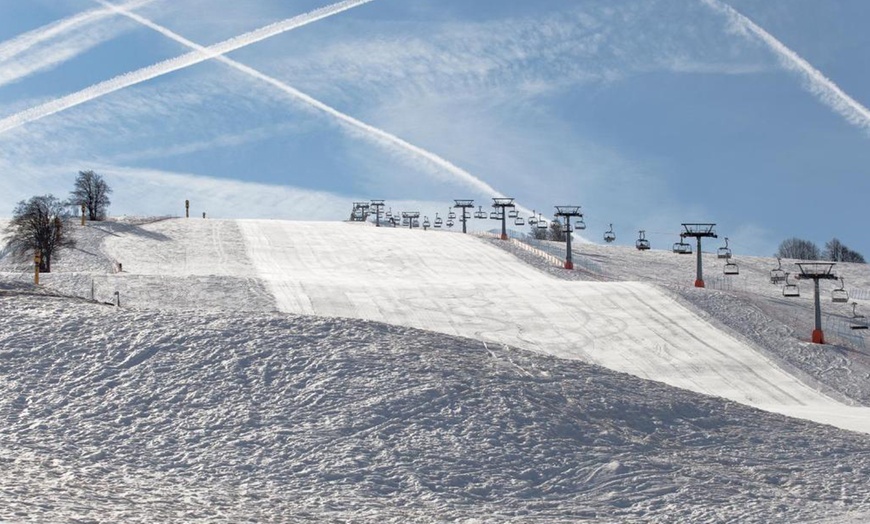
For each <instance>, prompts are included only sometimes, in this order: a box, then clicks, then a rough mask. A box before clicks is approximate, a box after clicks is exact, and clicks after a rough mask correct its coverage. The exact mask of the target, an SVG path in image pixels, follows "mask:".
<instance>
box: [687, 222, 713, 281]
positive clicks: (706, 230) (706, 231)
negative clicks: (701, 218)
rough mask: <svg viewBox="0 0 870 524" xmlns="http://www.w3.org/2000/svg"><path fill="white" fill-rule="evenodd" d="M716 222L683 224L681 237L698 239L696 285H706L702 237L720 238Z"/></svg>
mask: <svg viewBox="0 0 870 524" xmlns="http://www.w3.org/2000/svg"><path fill="white" fill-rule="evenodd" d="M715 226H716V224H704V223H695V224H686V223H684V224H683V232H682V233H680V237H681V238H688V237H693V238H695V239H696V240H697V241H698V253H697V255H698V258H697V262H696V264H695V266H696V271H695V287H704V265H703V262H702V260H701V239H702V238H718V235H717V234H716V232H715V231H713V228H714V227H715Z"/></svg>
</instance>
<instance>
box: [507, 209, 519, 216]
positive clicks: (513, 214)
mask: <svg viewBox="0 0 870 524" xmlns="http://www.w3.org/2000/svg"><path fill="white" fill-rule="evenodd" d="M517 216H519V211H517V210H516V208H511V210H510V211H508V218H516V217H517Z"/></svg>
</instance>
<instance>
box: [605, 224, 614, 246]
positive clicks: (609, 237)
mask: <svg viewBox="0 0 870 524" xmlns="http://www.w3.org/2000/svg"><path fill="white" fill-rule="evenodd" d="M614 240H616V233H614V232H613V224H610V229H608V230H607V231H605V232H604V241H605V242H607V243H608V244H609V243H611V242H613V241H614Z"/></svg>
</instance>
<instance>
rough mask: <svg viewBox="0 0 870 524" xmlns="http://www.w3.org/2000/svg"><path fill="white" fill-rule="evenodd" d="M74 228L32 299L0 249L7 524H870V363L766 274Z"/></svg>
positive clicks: (295, 235)
mask: <svg viewBox="0 0 870 524" xmlns="http://www.w3.org/2000/svg"><path fill="white" fill-rule="evenodd" d="M74 231H75V234H76V237H77V239H78V240H79V244H78V248H77V249H76V250H73V251H70V252H67V253H65V254H64V255H63V256H61V257H60V258H58V259H57V260H56V261H55V265H54V268H55V272H53V273H52V274H49V275H42V281H43V284H44V285H43V286H41V287H40V288H34V287H33V286H29V285H27V284H26V282H27V280H28V279H29V278H31V277H32V274H31V273H30V272H29V271H28V268H27V267H26V265H17V264H15V263H13V262H12V261H9V260H7V259H6V258H0V280H2V286H0V382H2V384H3V385H4V391H5V392H6V394H5V395H4V396H2V397H0V420H2V421H3V425H2V429H0V462H2V464H3V470H4V473H5V474H4V475H2V476H0V522H72V521H79V522H81V521H91V522H120V521H123V522H155V521H158V522H167V521H172V522H192V521H196V522H239V521H256V522H322V521H356V522H370V521H373V520H381V521H385V522H409V521H412V522H433V521H436V522H437V521H441V522H462V521H465V522H492V521H497V522H504V521H522V522H577V521H581V520H592V521H601V522H624V521H638V522H731V521H737V522H825V523H829V524H835V523H840V524H845V523H852V522H866V521H867V520H868V517H870V487H867V485H866V478H867V475H868V473H870V453H868V451H870V448H868V436H867V435H866V434H865V433H866V432H867V426H866V424H867V422H866V420H867V417H866V415H865V414H864V413H865V409H866V408H864V407H863V406H864V405H866V404H867V400H868V398H870V392H868V390H870V388H868V386H867V385H866V382H867V380H866V378H867V376H868V375H864V376H861V375H862V374H863V373H864V370H865V369H866V362H865V360H866V355H865V354H864V353H862V352H861V351H859V350H851V349H848V348H845V347H835V346H817V345H812V344H808V343H806V342H805V341H803V340H801V335H800V332H801V329H798V332H797V333H796V332H795V331H793V330H792V329H791V327H792V326H793V325H792V324H791V322H792V320H794V319H795V318H802V317H803V316H804V315H805V314H806V312H807V311H809V309H808V304H809V302H808V300H807V299H806V298H805V297H802V298H801V299H799V300H798V301H796V302H782V299H781V297H777V295H776V292H777V289H776V288H775V287H773V286H770V284H768V283H766V280H765V279H761V277H765V278H766V271H767V270H768V269H769V266H770V265H771V263H772V260H771V259H757V260H746V261H745V262H744V259H743V258H739V259H738V262H740V263H741V275H740V277H739V278H745V281H744V283H742V284H741V285H740V286H734V285H733V284H734V283H732V286H731V290H727V291H726V290H715V289H707V290H695V289H693V288H689V287H687V286H686V285H684V284H683V282H684V281H685V280H691V279H692V278H693V277H692V275H691V273H690V272H687V269H686V266H685V265H686V264H687V263H689V262H691V261H689V260H688V257H678V256H677V255H673V254H670V253H666V252H656V251H652V252H648V253H642V254H641V253H637V252H634V251H633V250H631V249H630V248H624V247H619V246H595V245H585V244H584V245H580V246H577V256H578V257H589V258H591V259H593V260H594V261H595V264H596V267H597V269H598V270H599V273H598V274H594V275H593V274H589V273H585V272H582V271H575V272H565V271H563V270H559V269H555V268H552V267H549V266H548V262H547V261H546V260H545V259H538V258H534V257H532V256H531V255H529V253H527V252H525V251H522V252H520V251H519V250H518V249H517V248H513V247H511V246H510V245H509V244H506V243H503V242H493V241H490V240H487V239H481V238H476V237H471V236H462V235H459V234H447V233H439V232H434V231H428V232H423V231H419V230H417V231H408V230H399V229H379V228H373V227H366V226H363V225H357V224H344V223H291V222H280V221H219V220H211V219H209V220H202V219H197V220H193V219H190V220H184V219H179V220H164V221H160V222H155V223H151V224H143V223H139V222H138V221H126V222H107V223H103V224H89V225H88V226H87V227H84V228H75V229H74ZM692 260H693V259H692ZM118 262H120V263H121V264H122V266H123V270H122V271H120V272H118V271H117V265H116V264H117V263H118ZM715 263H716V261H715V259H712V260H710V263H709V265H708V268H711V269H710V270H709V271H708V275H710V277H711V281H712V276H713V270H712V268H713V267H714V266H713V264H715ZM719 263H721V261H720V262H719ZM744 264H745V265H744ZM689 265H690V266H691V268H690V269H693V265H691V264H689ZM774 265H775V264H774ZM753 268H754V269H753ZM653 269H655V277H653V276H651V275H649V274H648V272H650V271H651V270H653ZM866 271H867V270H866V269H865V268H864V267H858V266H855V267H851V266H850V267H846V268H844V274H848V275H849V276H848V277H847V287H849V284H850V283H853V284H852V285H854V286H856V289H859V288H863V287H867V283H868V281H870V279H868V273H867V272H866ZM720 287H725V286H720ZM92 290H93V292H94V298H96V299H97V302H100V301H102V302H108V301H110V300H111V299H112V297H113V294H114V291H116V290H118V291H119V292H120V296H121V303H122V306H123V307H121V308H117V307H110V306H106V305H102V304H99V303H97V302H90V301H89V300H82V299H80V298H79V299H73V298H69V297H72V296H77V297H86V298H89V297H90V294H91V291H92ZM52 295H63V296H52ZM862 304H864V302H862ZM825 307H826V311H827V312H829V313H832V314H837V310H836V309H834V307H833V306H831V305H829V304H826V305H825ZM792 313H793V314H792ZM811 318H812V317H811V316H810V319H811ZM799 328H800V326H799ZM803 336H805V335H803ZM602 366H604V367H602ZM607 368H611V369H607ZM623 371H624V372H628V373H631V374H628V373H623ZM635 375H637V376H635ZM647 378H650V379H652V380H647ZM673 385H678V386H680V388H675V387H673ZM729 399H731V400H729ZM735 401H737V402H735ZM752 406H756V407H763V408H764V409H765V410H767V411H762V410H758V409H755V408H754V407H752ZM771 411H776V412H778V413H785V414H791V415H795V416H800V417H803V418H806V419H811V420H816V421H820V422H826V423H830V424H834V425H836V426H839V427H845V428H851V429H857V430H860V431H863V433H856V432H851V431H844V430H843V429H839V428H838V427H835V426H832V425H822V424H817V423H815V422H811V421H808V420H801V419H799V418H792V417H787V416H783V415H781V414H777V413H772V412H771ZM850 417H851V418H850Z"/></svg>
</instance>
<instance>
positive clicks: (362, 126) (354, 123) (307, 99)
mask: <svg viewBox="0 0 870 524" xmlns="http://www.w3.org/2000/svg"><path fill="white" fill-rule="evenodd" d="M95 1H96V2H99V3H100V4H102V5H104V6H106V7H108V8H111V9H114V10H115V11H116V12H118V13H119V14H122V15H124V16H127V17H129V18H131V19H133V20H135V21H136V22H139V23H140V24H142V25H144V26H146V27H149V28H151V29H153V30H154V31H157V32H159V33H160V34H162V35H164V36H166V37H168V38H170V39H172V40H175V41H176V42H178V43H180V44H183V45H185V46H187V47H189V48H191V49H194V50H195V51H196V52H198V53H203V52H208V49H209V48H206V47H203V46H201V45H200V44H197V43H196V42H193V41H191V40H188V39H186V38H184V37H183V36H181V35H179V34H177V33H175V32H173V31H171V30H169V29H167V28H165V27H163V26H161V25H158V24H156V23H154V22H152V21H151V20H149V19H147V18H145V17H143V16H140V15H138V14H136V13H132V12H130V11H129V10H127V9H124V8H123V7H121V6H116V5H113V4H111V3H109V2H107V1H106V0H95ZM214 58H215V60H218V61H220V62H222V63H224V64H226V65H228V66H230V67H232V68H234V69H236V70H238V71H241V72H243V73H245V74H247V75H249V76H251V77H254V78H256V79H258V80H262V81H263V82H266V83H268V84H270V85H272V86H274V87H276V88H278V89H280V90H281V91H283V92H284V93H286V94H288V95H290V96H291V97H293V98H295V99H296V100H299V101H301V102H303V103H305V104H307V105H309V106H311V107H313V108H315V109H317V110H320V111H322V112H324V113H326V114H327V115H329V116H331V117H333V118H336V119H338V120H339V121H340V122H342V123H344V124H347V125H348V126H350V127H352V128H354V129H358V130H360V131H362V132H363V133H365V134H366V135H368V136H369V137H371V138H373V139H374V140H376V141H378V142H380V143H382V144H386V145H388V146H392V147H395V148H398V149H400V150H403V151H406V152H408V153H411V154H413V155H414V156H417V157H419V158H423V159H425V160H427V161H428V162H430V163H431V164H433V165H435V166H437V167H439V168H441V169H443V170H445V171H447V172H449V173H451V174H452V175H454V176H455V177H456V178H458V179H459V180H460V181H461V182H463V183H464V184H465V185H467V186H470V187H471V188H474V189H476V190H478V191H480V192H482V193H484V194H489V195H494V196H496V197H502V196H504V195H502V194H501V193H500V192H498V191H496V190H495V189H494V188H493V187H492V186H490V185H489V184H487V183H486V182H484V181H483V180H480V179H479V178H477V177H475V176H474V175H472V174H471V173H469V172H468V171H465V170H464V169H462V168H460V167H458V166H456V165H454V164H453V163H451V162H449V161H447V160H445V159H444V158H441V157H440V156H438V155H436V154H435V153H432V152H430V151H427V150H425V149H423V148H421V147H418V146H415V145H414V144H411V143H410V142H407V141H405V140H403V139H401V138H399V137H397V136H395V135H393V134H391V133H388V132H387V131H384V130H383V129H380V128H377V127H375V126H372V125H370V124H366V123H365V122H362V121H360V120H357V119H356V118H354V117H352V116H350V115H347V114H345V113H342V112H341V111H339V110H337V109H335V108H333V107H330V106H328V105H326V104H324V103H323V102H321V101H319V100H317V99H315V98H313V97H311V96H309V95H307V94H305V93H303V92H301V91H299V90H298V89H296V88H294V87H292V86H290V85H288V84H286V83H284V82H282V81H280V80H278V79H276V78H274V77H271V76H269V75H266V74H265V73H261V72H260V71H258V70H256V69H254V68H252V67H249V66H246V65H244V64H242V63H239V62H236V61H235V60H233V59H231V58H228V57H226V56H223V55H218V56H215V57H214ZM518 208H519V209H520V210H521V211H523V212H525V213H529V210H528V209H525V208H523V207H521V206H518Z"/></svg>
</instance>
